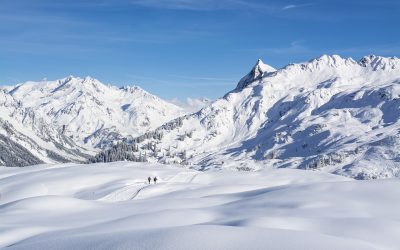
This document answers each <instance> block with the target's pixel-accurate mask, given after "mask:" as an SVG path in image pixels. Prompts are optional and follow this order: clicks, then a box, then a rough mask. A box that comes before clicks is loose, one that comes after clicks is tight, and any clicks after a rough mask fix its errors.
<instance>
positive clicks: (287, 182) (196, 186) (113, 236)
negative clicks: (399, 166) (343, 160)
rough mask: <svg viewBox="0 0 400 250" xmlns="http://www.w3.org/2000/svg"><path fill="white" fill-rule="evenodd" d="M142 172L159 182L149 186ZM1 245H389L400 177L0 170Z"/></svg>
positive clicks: (112, 166) (139, 168)
mask: <svg viewBox="0 0 400 250" xmlns="http://www.w3.org/2000/svg"><path fill="white" fill-rule="evenodd" d="M148 176H157V177H158V178H159V182H158V184H156V185H154V184H152V185H148V184H146V179H147V177H148ZM0 190H1V196H0V221H1V224H0V247H7V246H8V248H7V249H55V248H56V249H398V246H399V245H400V239H399V237H398V235H399V234H400V200H399V199H398V197H399V196H400V180H399V179H387V180H369V181H355V180H354V179H348V178H346V177H342V176H338V175H331V174H327V173H321V172H315V171H303V170H296V169H266V170H262V171H257V172H233V171H226V170H222V171H207V172H198V171H195V170H189V169H185V168H177V167H172V166H165V165H159V164H143V163H142V164H139V163H127V162H116V163H109V164H93V165H75V164H63V165H41V166H32V167H26V168H4V167H3V168H0Z"/></svg>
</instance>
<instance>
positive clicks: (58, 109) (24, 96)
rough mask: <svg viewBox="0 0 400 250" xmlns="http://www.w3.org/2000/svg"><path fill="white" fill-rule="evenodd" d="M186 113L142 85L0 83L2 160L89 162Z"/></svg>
mask: <svg viewBox="0 0 400 250" xmlns="http://www.w3.org/2000/svg"><path fill="white" fill-rule="evenodd" d="M183 114H184V111H183V109H182V108H180V107H178V106H176V105H174V104H171V103H169V102H166V101H164V100H162V99H160V98H158V97H156V96H154V95H151V94H149V93H148V92H146V91H144V90H143V89H141V88H140V87H137V86H133V87H122V88H117V87H114V86H110V85H105V84H102V83H101V82H99V81H98V80H96V79H93V78H91V77H86V78H84V79H81V78H76V77H67V78H64V79H61V80H56V81H47V80H44V81H41V82H26V83H23V84H18V85H17V86H11V87H3V88H2V89H0V126H1V129H0V149H1V151H0V165H7V166H26V165H32V164H38V163H57V162H71V161H72V162H86V161H87V159H88V158H89V157H90V156H91V155H94V154H95V153H96V152H98V151H99V150H100V149H103V148H108V147H110V146H112V145H113V144H114V143H115V142H117V141H122V140H128V141H129V139H132V138H134V137H137V136H139V135H140V134H143V133H145V132H147V131H149V130H152V129H155V128H156V127H158V126H160V125H161V124H163V123H165V122H167V121H169V120H171V119H173V118H176V117H178V116H181V115H183Z"/></svg>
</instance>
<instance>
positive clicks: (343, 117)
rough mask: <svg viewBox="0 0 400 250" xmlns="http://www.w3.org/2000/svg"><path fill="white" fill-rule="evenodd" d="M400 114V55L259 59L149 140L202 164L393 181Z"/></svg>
mask: <svg viewBox="0 0 400 250" xmlns="http://www.w3.org/2000/svg"><path fill="white" fill-rule="evenodd" d="M399 119H400V59H398V58H396V57H393V58H384V57H378V56H367V57H364V58H362V59H361V60H360V61H355V60H353V59H351V58H341V57H340V56H337V55H333V56H327V55H324V56H321V57H319V58H316V59H313V60H311V61H308V62H305V63H299V64H290V65H288V66H286V67H284V68H282V69H278V70H275V69H274V68H272V67H270V66H268V65H266V64H264V63H263V62H261V61H260V60H259V61H258V62H257V64H256V65H255V67H254V68H253V69H252V70H251V72H250V73H249V74H248V75H246V76H245V77H244V78H243V79H242V80H241V81H240V82H239V83H238V85H237V87H236V88H235V89H234V90H233V91H231V92H229V93H228V94H226V95H225V96H224V97H223V98H220V99H218V100H216V101H215V102H213V103H212V104H210V105H209V106H207V107H205V108H203V109H202V110H200V111H199V112H197V113H194V114H192V115H188V116H185V117H182V118H181V120H180V121H179V125H178V126H163V127H160V128H158V129H157V130H156V133H158V134H162V135H163V137H162V139H161V140H160V139H158V138H157V139H153V138H151V139H147V140H144V141H143V142H141V145H143V146H144V147H142V148H145V147H147V145H149V143H150V144H154V145H156V146H157V149H158V151H157V152H155V153H152V152H151V151H149V152H148V155H150V156H151V155H152V159H153V160H154V161H159V162H164V163H171V162H173V163H181V164H185V165H186V164H188V165H194V166H197V168H200V169H209V168H221V167H222V168H235V169H239V170H251V169H254V166H255V165H254V164H252V161H257V162H261V163H262V165H263V167H269V166H273V167H279V168H280V167H289V168H302V169H318V170H323V171H327V172H332V173H337V174H342V175H346V176H351V177H355V178H358V179H371V178H388V177H392V176H400V122H399ZM150 158H151V157H150ZM239 162H241V163H242V165H239V164H238V163H239ZM257 166H258V165H257Z"/></svg>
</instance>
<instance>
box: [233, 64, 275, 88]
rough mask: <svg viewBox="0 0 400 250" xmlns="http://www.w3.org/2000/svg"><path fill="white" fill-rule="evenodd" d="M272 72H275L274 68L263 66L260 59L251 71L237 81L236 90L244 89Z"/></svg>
mask: <svg viewBox="0 0 400 250" xmlns="http://www.w3.org/2000/svg"><path fill="white" fill-rule="evenodd" d="M274 71H276V69H275V68H273V67H272V66H269V65H268V64H265V63H264V62H263V61H262V60H261V59H258V60H257V63H256V64H255V65H254V67H253V68H252V69H251V71H250V72H249V73H248V74H247V75H246V76H244V77H243V78H242V79H241V80H240V81H239V83H238V85H237V86H236V90H239V91H240V90H242V89H244V88H246V87H247V86H248V85H249V84H250V83H252V82H254V81H257V80H260V79H261V78H262V77H263V76H264V75H265V74H267V73H271V72H274Z"/></svg>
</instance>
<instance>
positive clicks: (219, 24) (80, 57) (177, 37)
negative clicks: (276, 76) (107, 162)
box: [0, 0, 400, 99]
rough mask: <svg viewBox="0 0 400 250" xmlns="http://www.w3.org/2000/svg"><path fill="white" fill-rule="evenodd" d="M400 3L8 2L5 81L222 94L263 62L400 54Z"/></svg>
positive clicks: (1, 46)
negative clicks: (95, 82) (92, 82)
mask: <svg viewBox="0 0 400 250" xmlns="http://www.w3.org/2000/svg"><path fill="white" fill-rule="evenodd" d="M399 16H400V1H398V0H381V1H377V0H374V1H372V0H363V1H361V0H354V1H351V0H347V1H345V0H332V1H327V0H316V1H313V0H309V1H308V0H305V1H294V0H293V1H286V0H284V1H261V0H248V1H247V0H219V1H211V0H202V1H196V0H82V1H78V0H76V1H72V0H1V5H0V34H1V37H0V85H11V84H16V83H19V82H24V81H27V80H41V79H43V78H47V79H58V78H63V77H65V76H68V75H75V76H82V77H83V76H87V75H90V76H93V77H95V78H98V79H99V80H100V81H102V82H106V83H113V84H116V85H119V86H121V85H133V84H136V85H139V86H141V87H143V88H144V89H146V90H148V91H149V92H151V93H154V94H156V95H159V96H161V97H163V98H165V99H172V98H175V97H177V98H180V99H184V98H185V97H187V96H190V97H203V96H204V97H209V98H217V97H219V96H222V95H223V94H224V93H225V92H227V91H229V90H231V89H233V88H234V87H235V85H236V83H237V81H238V80H239V79H240V78H241V77H242V76H243V75H244V74H246V73H247V72H248V71H249V69H250V68H251V66H252V65H253V64H254V63H255V62H256V60H257V59H258V58H261V59H263V60H264V62H265V63H268V64H270V65H272V66H274V67H282V66H284V65H286V64H288V63H291V62H302V61H306V60H309V59H311V58H314V57H317V56H319V55H321V54H339V55H342V56H346V57H347V56H351V57H353V58H355V59H359V58H360V57H361V56H363V55H367V54H377V55H383V56H399V55H400V31H399V30H400V28H399V24H400V19H399Z"/></svg>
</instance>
